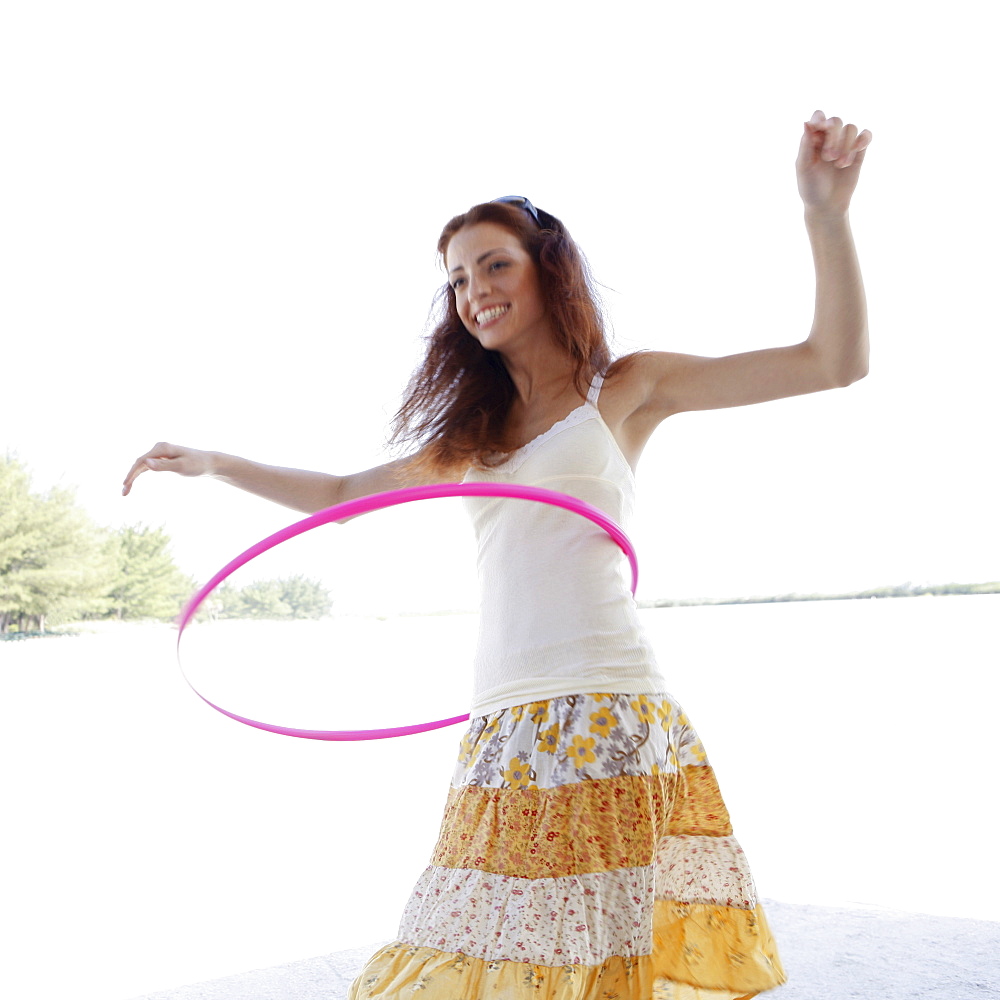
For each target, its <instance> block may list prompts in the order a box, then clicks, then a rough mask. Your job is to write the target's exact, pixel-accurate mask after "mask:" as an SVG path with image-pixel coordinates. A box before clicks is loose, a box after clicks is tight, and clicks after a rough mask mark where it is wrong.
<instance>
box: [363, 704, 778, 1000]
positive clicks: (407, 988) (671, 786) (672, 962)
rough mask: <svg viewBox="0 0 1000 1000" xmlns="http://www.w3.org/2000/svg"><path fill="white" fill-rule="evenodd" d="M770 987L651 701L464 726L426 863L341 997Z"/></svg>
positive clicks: (658, 994) (669, 998)
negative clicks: (387, 939)
mask: <svg viewBox="0 0 1000 1000" xmlns="http://www.w3.org/2000/svg"><path fill="white" fill-rule="evenodd" d="M784 978H785V975H784V971H783V970H782V967H781V962H780V960H779V958H778V954H777V950H776V948H775V944H774V940H773V938H772V936H771V932H770V930H769V928H768V926H767V921H766V920H765V918H764V914H763V912H762V911H761V908H760V907H759V905H758V903H757V898H756V892H755V889H754V884H753V879H752V877H751V875H750V870H749V868H748V867H747V864H746V861H745V859H744V856H743V852H742V850H741V849H740V846H739V844H738V843H737V842H736V840H735V839H734V838H733V836H732V827H731V825H730V823H729V815H728V813H727V811H726V807H725V804H724V803H723V801H722V797H721V795H720V793H719V787H718V784H717V783H716V780H715V775H714V773H713V771H712V768H711V767H710V766H709V764H708V761H707V759H706V756H705V751H704V749H703V747H702V745H701V742H700V740H699V739H698V736H697V734H696V733H695V731H694V729H693V728H692V727H691V724H690V723H689V722H688V719H687V716H685V715H684V713H683V712H682V711H681V709H680V707H679V706H678V705H677V703H676V702H675V701H674V700H673V699H672V698H671V697H670V696H669V695H667V694H639V695H626V694H587V695H573V696H570V697H567V698H555V699H552V700H550V701H543V702H537V703H535V704H530V705H520V706H517V707H515V708H508V709H504V710H503V711H500V712H497V713H495V714H494V715H490V716H485V717H480V718H477V719H473V720H471V724H470V727H469V730H468V732H467V733H466V735H465V737H464V739H463V740H462V747H461V753H460V755H459V759H458V766H457V768H456V770H455V775H454V779H453V781H452V785H451V790H450V792H449V796H448V804H447V808H446V809H445V814H444V820H443V821H442V824H441V832H440V836H439V839H438V843H437V847H436V849H435V851H434V855H433V857H432V859H431V865H430V867H428V868H427V869H426V870H425V871H424V873H423V875H422V876H421V877H420V880H419V881H418V883H417V885H416V888H415V889H414V890H413V894H412V895H411V897H410V900H409V903H408V904H407V907H406V910H405V912H404V914H403V919H402V922H401V924H400V928H399V935H398V940H397V941H396V942H395V943H393V944H391V945H388V946H387V947H385V948H383V949H381V950H380V951H379V952H377V953H376V954H375V955H374V956H373V957H372V958H371V959H370V961H369V962H368V964H367V965H366V966H365V968H364V970H363V971H362V973H361V974H360V976H359V977H358V978H357V980H356V981H355V982H354V984H353V986H352V988H351V991H350V993H349V994H348V997H349V1000H376V998H378V1000H397V998H402V997H410V996H412V995H415V994H418V993H419V995H420V996H421V997H422V998H423V1000H462V998H467V1000H483V998H487V997H497V998H503V1000H513V998H517V997H522V996H523V997H525V998H527V997H531V998H533V1000H738V998H744V997H752V996H755V995H756V994H757V993H759V992H760V991H762V990H767V989H770V988H771V987H774V986H778V985H780V984H781V983H782V982H783V981H784Z"/></svg>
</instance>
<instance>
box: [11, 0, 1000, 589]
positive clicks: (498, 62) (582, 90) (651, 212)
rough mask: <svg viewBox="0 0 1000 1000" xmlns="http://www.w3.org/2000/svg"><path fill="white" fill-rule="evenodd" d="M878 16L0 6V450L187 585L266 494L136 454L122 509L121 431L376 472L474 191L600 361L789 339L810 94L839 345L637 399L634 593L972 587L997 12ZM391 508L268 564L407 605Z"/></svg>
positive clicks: (727, 7) (984, 378) (991, 564)
mask: <svg viewBox="0 0 1000 1000" xmlns="http://www.w3.org/2000/svg"><path fill="white" fill-rule="evenodd" d="M902 11H903V8H901V7H900V6H899V5H898V4H896V3H883V4H878V3H875V4H872V3H870V2H866V3H843V4H840V5H836V6H821V7H816V6H808V5H802V4H795V5H786V4H773V3H764V4H753V5H748V4H744V3H732V2H730V3H724V4H723V5H722V6H719V5H687V7H686V9H684V10H678V9H677V7H676V6H675V5H652V4H649V3H647V2H644V3H628V2H626V3H617V4H614V5H609V6H607V7H603V8H597V7H595V8H587V7H584V6H581V5H580V4H579V3H544V2H534V3H530V4H525V3H516V2H512V3H507V4H504V5H500V6H497V5H492V4H490V5H480V4H465V5H450V6H447V5H439V4H435V5H427V4H405V5H404V4H399V5H360V4H356V5H352V6H351V7H348V6H346V5H342V4H331V3H294V2H287V0H286V2H282V3H270V4H268V3H234V2H211V0H198V2H196V3H193V2H172V3H170V4H166V3H159V4H154V3H134V2H119V3H102V2H90V3H87V4H76V3H67V2H63V3H52V2H44V0H41V2H33V3H31V4H20V5H16V6H15V5H7V7H6V8H5V10H4V13H3V14H2V21H0V87H2V92H3V94H4V101H3V108H2V110H0V115H2V129H3V135H4V140H5V147H6V152H5V154H4V155H3V157H2V162H0V198H2V221H0V253H2V259H0V267H2V273H3V286H4V289H3V292H2V297H0V324H2V326H0V331H2V332H0V336H2V338H3V343H4V349H3V352H2V354H0V369H2V376H0V448H4V447H6V448H7V449H10V450H12V451H14V452H16V453H17V454H18V455H19V456H20V457H21V458H22V459H23V460H24V461H25V462H27V463H28V465H29V466H30V467H31V468H32V470H33V472H34V478H35V486H36V488H44V487H47V486H49V485H51V484H53V483H54V482H57V481H58V482H62V483H66V484H75V485H77V486H78V487H79V498H80V500H81V502H82V503H83V505H84V506H85V507H86V508H87V509H88V510H89V511H90V513H91V514H92V516H93V517H94V518H95V519H97V520H98V521H99V522H101V523H105V524H120V523H133V522H144V523H149V524H154V525H160V524H163V525H165V526H166V528H167V530H168V531H169V532H170V533H171V535H172V536H173V538H174V551H175V554H176V556H177V559H178V562H179V563H180V564H181V566H182V567H183V568H184V569H185V570H186V571H188V572H190V573H192V574H194V575H196V576H199V577H200V578H202V579H204V578H206V577H207V576H209V575H210V574H211V573H212V572H213V571H214V570H215V569H217V568H218V567H220V566H221V565H222V564H224V563H225V562H227V561H228V560H229V559H230V558H231V557H232V556H234V555H236V554H237V553H238V552H239V551H241V550H242V549H244V548H246V547H247V546H248V545H250V544H251V543H253V542H254V541H256V540H257V539H258V538H261V537H263V536H264V535H266V534H268V533H270V532H271V531H274V530H276V529H277V528H279V527H281V526H283V525H284V524H286V523H289V522H291V521H293V520H296V519H297V518H298V516H299V515H296V514H295V513H294V512H291V511H287V510H284V509H282V508H278V507H274V506H272V505H269V504H267V503H265V502H264V501H261V500H258V499H256V498H252V497H248V496H244V495H241V494H239V493H238V492H237V491H234V490H230V489H227V488H226V487H224V486H222V485H221V484H218V483H214V482H209V481H203V482H193V481H189V480H179V479H176V478H174V477H166V476H153V475H148V476H145V477H144V478H143V479H142V480H141V481H140V482H139V483H138V484H137V487H136V489H135V491H134V492H133V494H132V496H130V497H128V498H126V499H123V498H122V497H121V496H120V483H121V480H122V478H123V476H124V474H125V472H126V470H127V469H128V467H129V465H130V464H131V462H132V460H133V458H134V457H135V456H136V455H138V454H140V453H141V452H143V451H145V450H146V449H147V448H148V447H150V446H151V445H152V444H153V443H154V442H155V441H157V440H161V439H166V440H173V441H177V442H181V443H186V444H190V445H192V446H195V447H204V448H212V449H218V450H222V451H229V452H233V453H236V454H242V455H246V456H248V457H251V458H256V459H259V460H261V461H265V462H273V463H276V464H284V465H293V466H300V467H305V468H319V469H324V470H328V471H333V472H351V471H354V470H356V469H359V468H364V467H367V466H370V465H373V464H376V463H378V462H379V461H380V460H381V454H382V453H381V448H382V445H383V442H384V437H385V430H386V425H387V422H388V419H389V417H390V416H391V413H392V412H393V411H394V409H395V405H396V403H397V401H398V398H399V392H400V390H401V388H402V386H403V384H404V383H405V381H406V378H407V376H408V374H409V372H410V370H411V368H412V367H413V365H414V363H415V361H416V359H417V356H418V352H419V349H420V345H419V339H418V338H419V336H420V334H421V333H422V330H423V326H424V321H425V318H426V315H427V311H428V307H429V304H430V301H431V298H432V295H433V293H434V291H435V290H436V288H437V287H438V285H439V284H440V283H441V281H442V280H443V279H442V276H441V274H440V272H438V271H437V270H436V261H435V256H434V246H435V243H436V239H437V235H438V232H439V231H440V228H441V226H442V225H443V223H444V222H445V221H446V220H447V219H448V218H450V217H451V216H452V215H453V214H455V213H457V212H459V211H463V210H464V209H466V208H467V207H468V206H469V205H471V204H473V203H475V202H477V201H482V200H487V199H489V198H492V197H496V196H498V195H501V194H512V193H516V194H525V195H527V196H528V197H530V198H531V199H532V200H533V201H534V202H535V203H536V204H537V205H541V206H542V207H544V208H545V209H547V210H549V211H551V212H552V213H554V214H556V215H558V216H559V217H560V218H562V219H563V220H564V221H565V222H566V224H567V226H568V227H569V229H570V231H571V232H572V233H573V235H574V236H575V237H576V238H577V240H578V241H579V242H580V244H581V246H582V247H583V249H584V251H585V252H586V253H587V255H588V256H589V258H590V260H591V263H592V265H593V268H594V271H595V274H596V277H597V278H598V280H599V281H600V282H602V283H603V284H604V285H606V286H608V287H609V288H610V289H613V290H614V291H613V292H609V293H608V295H607V300H608V305H609V307H610V309H611V312H612V315H613V318H614V322H615V328H616V332H617V342H618V348H619V350H621V351H626V350H631V349H634V348H637V347H650V348H661V349H670V350H680V351H685V352H689V353H697V354H706V355H720V354H727V353H735V352H738V351H744V350H749V349H753V348H758V347H768V346H774V345H778V344H785V343H792V342H795V341H797V340H800V339H802V338H803V337H804V336H805V335H806V334H807V332H808V329H809V325H810V321H811V317H812V297H813V280H812V265H811V260H810V256H809V251H808V244H807V241H806V236H805V231H804V227H803V225H802V220H801V202H800V201H799V198H798V195H797V192H796V188H795V177H794V169H793V162H794V159H795V154H796V150H797V147H798V141H799V135H800V131H801V127H802V125H801V123H802V122H803V121H804V120H805V119H807V118H808V117H809V116H810V115H811V114H812V112H813V111H814V110H815V109H816V108H821V109H823V110H824V111H825V112H826V113H827V114H836V115H840V116H841V117H843V118H844V120H845V121H853V122H855V123H857V124H858V126H859V127H860V128H870V129H871V130H872V131H873V132H874V135H875V141H874V144H873V145H872V147H871V149H870V151H869V155H868V158H867V161H866V163H865V166H864V170H863V174H862V178H861V182H860V185H859V189H858V192H857V194H856V197H855V202H854V208H853V212H852V220H853V225H854V231H855V237H856V240H857V244H858V250H859V255H860V258H861V262H862V267H863V271H864V275H865V280H866V286H867V290H868V297H869V308H870V320H871V330H872V336H873V342H874V348H873V357H872V370H871V375H870V376H869V378H868V379H867V380H865V381H864V382H862V383H859V384H858V385H855V386H853V387H851V388H850V389H847V390H844V391H836V392H830V393H825V394H820V395H816V396H812V397H805V398H800V399H793V400H787V401H782V402H778V403H769V404H766V405H763V406H758V407H750V408H745V409H740V410H730V411H721V412H716V413H708V414H705V413H698V414H685V415H682V416H680V417H677V418H674V419H673V420H671V421H668V422H667V424H665V425H664V426H663V427H662V428H661V430H660V431H659V432H658V434H657V435H656V436H655V437H654V439H653V442H652V443H651V445H650V447H649V448H648V450H647V452H646V454H645V456H644V459H643V463H642V464H641V465H640V470H639V483H640V490H641V492H640V505H639V512H638V517H637V521H636V523H635V524H634V526H633V528H632V532H631V533H632V535H633V538H634V540H635V542H636V544H637V547H638V549H639V557H640V564H641V571H642V580H643V583H642V588H641V591H640V597H646V598H653V597H658V596H666V595H671V596H694V595H709V594H714V595H730V594H738V593H746V594H750V593H774V592H785V591H791V590H800V591H808V590H831V589H838V588H841V587H864V586H871V585H878V584H883V583H898V582H903V581H906V580H913V581H941V582H943V581H949V580H962V581H976V580H988V579H997V578H998V577H1000V569H998V547H997V541H996V533H995V500H994V497H995V466H996V431H995V379H996V371H997V367H998V362H1000V347H998V338H997V324H996V320H995V307H994V297H995V290H994V289H995V274H996V264H997V255H996V238H995V231H996V222H997V213H996V208H997V185H996V156H995V147H996V140H995V132H996V129H995V125H994V117H993V113H994V98H995V94H996V73H995V54H994V52H993V51H992V49H993V46H992V38H993V35H994V32H993V30H992V29H991V28H988V27H987V24H986V22H985V20H984V19H985V18H986V17H987V16H988V7H987V6H985V5H983V4H981V3H975V4H973V3H961V2H960V3H953V4H950V5H948V7H947V8H946V9H945V8H941V7H939V6H937V5H935V6H933V7H931V6H923V5H919V4H918V5H911V6H909V7H907V8H905V16H903V14H902V13H901V12H902ZM381 516H383V515H374V517H381ZM368 520H371V519H368ZM385 523H386V524H388V523H389V522H388V521H386V522H385ZM393 523H394V524H395V523H398V525H399V528H398V530H394V533H393V536H392V537H393V542H392V546H391V547H390V548H389V550H388V551H386V552H385V553H384V555H383V556H382V557H381V558H382V559H383V560H385V561H384V562H383V564H382V566H381V568H378V569H376V570H367V569H365V567H364V566H363V551H362V550H363V548H364V546H365V545H369V544H373V543H376V542H377V540H378V537H379V536H381V534H382V532H383V531H384V530H386V529H385V528H383V527H382V526H380V525H378V524H371V525H369V524H366V523H364V522H363V521H356V522H353V523H352V524H351V525H349V526H348V527H346V528H343V529H331V531H340V532H344V533H346V532H356V535H357V539H364V541H357V540H355V538H354V537H353V536H352V537H351V538H350V539H348V537H347V535H346V534H343V535H339V536H333V535H331V536H329V537H328V538H327V539H325V540H323V541H322V543H320V542H319V540H317V539H315V533H314V534H313V536H310V538H311V539H314V540H316V541H317V545H316V546H313V548H312V549H311V550H310V549H309V548H308V547H300V548H299V549H295V550H292V549H289V550H287V551H286V552H283V553H282V555H281V557H280V558H281V559H283V560H284V562H283V564H282V567H281V568H282V571H284V572H299V571H305V572H315V571H316V565H315V564H316V563H317V560H318V561H319V562H321V563H322V564H323V566H324V567H325V569H326V571H327V572H328V573H335V574H336V575H337V577H338V578H339V580H340V581H341V583H343V581H345V580H349V581H350V585H351V587H352V588H353V589H354V590H355V591H356V592H361V591H363V592H364V593H366V594H367V593H375V592H376V590H375V588H377V587H378V586H379V580H381V581H382V582H383V583H384V584H385V586H386V587H387V588H388V581H390V580H396V585H397V587H402V589H403V590H404V591H405V590H406V588H407V587H413V588H416V589H417V590H419V591H420V592H421V593H422V594H425V595H426V593H428V592H429V588H431V584H430V582H428V581H433V579H434V577H435V571H436V570H437V569H438V568H439V567H441V568H444V569H446V570H447V571H448V572H450V569H449V567H450V566H451V565H452V562H455V563H456V564H457V563H459V562H462V563H464V561H465V560H464V556H465V554H466V553H467V551H468V543H469V539H468V530H467V529H466V528H465V526H463V525H461V524H457V523H456V518H455V517H453V516H452V508H445V507H438V508H437V509H432V505H430V504H423V505H420V507H419V508H414V509H413V511H412V512H407V513H406V514H402V515H401V516H400V518H399V519H398V522H393ZM365 532H367V533H368V534H367V535H365ZM324 546H325V548H324ZM383 549H384V546H383ZM317 553H319V555H317ZM456 553H459V554H460V556H461V558H459V557H458V556H456V555H455V554H456ZM276 558H278V557H277V555H276ZM428 563H433V566H428ZM403 567H405V573H409V574H411V575H410V576H405V574H404V575H400V574H403V573H404V571H403ZM373 572H374V573H375V575H374V576H372V573H373ZM463 572H464V570H463ZM462 579H465V578H464V577H463V578H462ZM406 581H410V582H406ZM464 585H465V584H464V583H463V584H462V586H463V587H464ZM379 600H381V596H380V597H379ZM446 600H448V599H447V598H446Z"/></svg>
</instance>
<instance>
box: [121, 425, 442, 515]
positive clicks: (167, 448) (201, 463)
mask: <svg viewBox="0 0 1000 1000" xmlns="http://www.w3.org/2000/svg"><path fill="white" fill-rule="evenodd" d="M409 462H410V458H400V459H397V460H396V461H393V462H387V463H386V464H385V465H379V466H376V467H375V468H373V469H366V470H365V471H364V472H356V473H354V474H352V475H347V476H333V475H329V474H327V473H325V472H309V471H306V470H304V469H285V468H281V467H279V466H274V465H262V464H261V463H260V462H252V461H250V460H249V459H246V458H238V457H237V456H236V455H226V454H224V453H222V452H218V451H199V450H198V449H196V448H186V447H184V446H183V445H176V444H169V443H168V442H166V441H161V442H159V443H158V444H155V445H154V446H153V447H152V448H150V449H149V451H147V452H146V453H145V454H144V455H140V456H139V457H138V458H137V459H136V460H135V462H134V463H133V465H132V468H131V469H129V472H128V475H127V476H126V477H125V483H124V486H123V488H122V496H128V494H129V493H130V492H131V490H132V484H133V483H134V482H135V480H136V478H137V477H138V476H140V475H142V473H144V472H175V473H177V474H178V475H180V476H212V477H213V478H215V479H221V480H222V481H223V482H224V483H229V484H230V485H231V486H236V487H238V488H239V489H241V490H245V491H246V492H247V493H253V494H255V495H256V496H259V497H263V498H264V499H265V500H271V501H273V502H274V503H278V504H281V505H282V506H283V507H290V508H291V509H292V510H298V511H302V512H304V513H307V514H312V513H315V512H316V511H318V510H324V509H325V508H327V507H332V506H333V505H334V504H336V503H342V502H344V501H345V500H354V499H356V498H358V497H363V496H369V495H371V494H372V493H382V492H385V491H386V490H393V489H397V488H398V487H400V486H402V485H403V482H404V479H403V472H404V468H405V466H406V465H407V464H408V463H409ZM432 481H435V482H436V481H437V480H431V479H428V478H426V477H424V478H420V479H417V480H414V479H413V478H410V477H407V479H406V484H407V485H412V486H416V485H421V484H422V483H424V482H432Z"/></svg>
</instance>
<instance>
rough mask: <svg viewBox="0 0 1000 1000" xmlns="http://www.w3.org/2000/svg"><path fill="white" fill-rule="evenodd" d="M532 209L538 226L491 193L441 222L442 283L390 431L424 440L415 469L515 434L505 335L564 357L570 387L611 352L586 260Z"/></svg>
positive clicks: (510, 440) (448, 466) (463, 463)
mask: <svg viewBox="0 0 1000 1000" xmlns="http://www.w3.org/2000/svg"><path fill="white" fill-rule="evenodd" d="M518 200H520V201H524V200H525V199H518ZM529 204H530V203H529ZM540 219H541V223H543V224H544V225H543V226H540V224H539V223H536V222H535V221H534V217H533V216H532V215H530V214H528V213H526V212H525V211H524V209H523V208H521V207H518V206H517V205H516V204H512V203H511V202H510V201H506V200H503V199H501V200H500V201H494V202H487V203H485V204H482V205H476V206H475V207H473V208H472V209H470V210H469V211H468V212H466V213H464V214H463V215H457V216H455V218H453V219H452V220H451V221H450V222H449V223H448V224H447V225H446V226H445V227H444V230H443V231H442V233H441V238H440V239H439V240H438V252H439V253H440V254H441V255H442V256H443V257H444V258H445V262H446V265H447V267H448V281H449V283H448V284H447V285H445V286H444V287H443V288H442V289H441V291H440V292H439V294H438V299H437V304H438V307H439V313H440V315H439V318H438V322H437V324H436V326H435V328H434V330H433V332H432V333H431V335H430V337H429V338H428V345H427V354H426V356H425V358H424V362H423V364H422V366H421V367H420V368H419V369H418V370H417V372H416V373H415V374H414V376H413V378H412V380H411V382H410V385H409V387H408V391H407V395H406V399H405V401H404V403H403V405H402V406H401V407H400V410H399V412H398V413H397V415H396V420H395V424H394V433H393V441H394V442H396V443H398V444H410V443H413V444H417V443H420V444H423V443H425V442H427V446H426V447H425V448H424V449H423V450H422V451H421V453H420V455H419V457H418V462H417V464H416V465H415V466H414V469H413V471H414V472H417V470H418V469H419V470H426V471H431V470H433V471H434V472H435V473H439V474H445V475H447V474H448V473H449V472H453V471H455V470H460V471H459V474H461V472H462V471H464V470H465V468H466V467H467V466H468V465H469V463H470V462H481V463H483V464H486V465H489V464H495V463H496V462H498V461H501V460H502V459H503V458H504V456H505V455H507V454H509V453H510V452H511V451H513V450H514V449H516V448H517V447H518V446H519V445H520V444H523V443H524V442H523V441H521V440H519V436H520V437H523V436H524V434H523V433H521V434H520V435H519V434H518V433H517V431H518V428H517V427H516V425H515V423H514V421H512V420H511V417H512V416H514V417H515V418H516V412H515V413H513V414H512V412H511V410H512V407H513V408H514V409H515V411H516V409H517V403H518V392H517V390H516V388H515V385H514V381H513V379H512V377H511V374H510V371H509V369H508V367H507V365H506V364H505V363H504V360H503V355H502V354H501V353H499V352H498V349H499V346H500V344H501V343H502V342H503V341H504V340H505V339H509V338H510V337H513V336H515V335H516V336H517V337H518V338H519V339H520V340H521V341H522V344H523V342H525V341H533V342H534V344H535V347H536V349H542V350H544V349H548V348H551V347H552V346H553V345H555V346H557V348H558V350H559V354H560V358H559V364H558V366H557V367H558V369H562V367H563V362H564V360H565V359H566V358H567V357H568V358H569V359H570V362H571V367H570V384H569V385H568V386H565V387H564V388H567V389H569V392H568V395H569V396H570V397H571V398H572V397H573V396H584V395H586V392H587V387H588V386H589V385H590V381H591V379H592V378H593V377H594V375H595V374H597V373H598V372H605V371H607V369H608V366H609V365H610V363H611V356H610V353H609V351H608V346H607V341H606V337H605V326H604V318H603V316H602V315H601V311H600V308H599V307H598V305H597V296H596V294H595V293H594V288H593V282H592V280H591V277H590V272H589V268H588V267H587V262H586V260H585V258H584V256H583V254H582V253H581V252H580V250H579V248H578V247H577V245H576V244H575V243H574V242H573V240H572V238H571V237H570V235H569V233H568V232H567V230H566V227H565V226H564V225H563V224H562V222H560V221H559V220H558V219H556V218H554V217H553V216H551V215H549V214H548V213H545V212H541V213H540ZM512 310H513V312H512ZM470 334H471V336H469V335H470ZM578 401H579V400H578V399H577V402H578ZM557 407H558V403H557ZM544 420H545V416H544V415H543V417H542V422H544ZM550 423H551V421H550ZM418 474H419V473H418Z"/></svg>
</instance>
